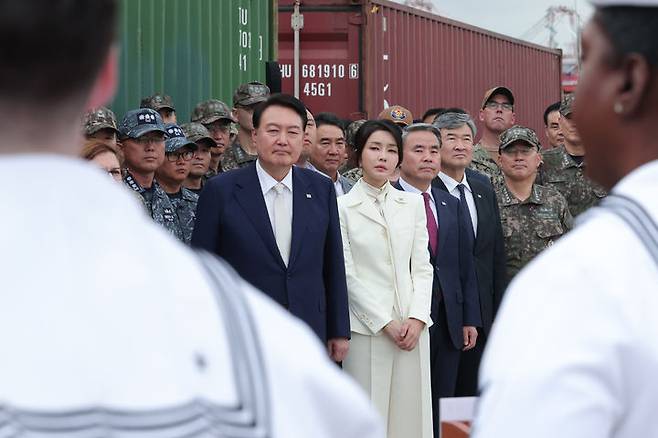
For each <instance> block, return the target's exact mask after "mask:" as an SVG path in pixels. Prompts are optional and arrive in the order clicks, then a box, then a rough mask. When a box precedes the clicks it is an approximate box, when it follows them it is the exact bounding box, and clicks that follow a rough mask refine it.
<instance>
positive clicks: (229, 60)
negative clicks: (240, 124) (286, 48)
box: [112, 0, 276, 123]
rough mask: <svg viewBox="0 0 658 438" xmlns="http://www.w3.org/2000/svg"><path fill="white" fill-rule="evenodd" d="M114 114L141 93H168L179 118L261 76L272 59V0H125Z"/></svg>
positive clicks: (136, 101) (185, 118)
mask: <svg viewBox="0 0 658 438" xmlns="http://www.w3.org/2000/svg"><path fill="white" fill-rule="evenodd" d="M121 7H122V10H121V21H120V29H119V37H120V49H121V56H120V70H119V72H120V83H119V89H118V91H117V95H116V96H115V100H114V102H113V104H112V108H113V109H114V110H115V112H116V113H117V117H121V116H122V114H123V113H124V112H125V111H126V110H129V109H132V108H137V107H139V103H140V100H141V98H142V97H144V96H148V95H151V94H153V93H156V92H164V93H166V94H169V95H170V96H171V97H172V98H173V100H174V104H175V106H176V112H177V115H178V120H179V122H180V123H183V122H186V121H188V120H189V117H190V114H191V111H192V109H193V108H194V105H196V103H197V102H199V101H201V100H205V99H209V98H217V99H220V100H222V101H224V102H226V103H227V104H228V105H229V106H230V105H231V98H232V94H233V90H234V89H235V88H236V87H237V86H238V85H239V84H241V83H243V82H248V81H252V80H258V81H261V82H265V63H266V61H270V60H272V59H274V52H275V45H276V38H275V31H276V26H275V23H274V20H273V19H274V17H275V15H274V14H275V12H274V11H275V0H122V2H121Z"/></svg>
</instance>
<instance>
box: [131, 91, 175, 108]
mask: <svg viewBox="0 0 658 438" xmlns="http://www.w3.org/2000/svg"><path fill="white" fill-rule="evenodd" d="M139 107H140V108H151V109H152V110H156V111H159V110H161V109H162V108H169V109H170V110H172V111H176V108H174V102H173V101H172V100H171V96H167V95H166V94H160V93H156V94H154V95H153V96H148V97H145V98H143V99H142V103H141V104H140V105H139Z"/></svg>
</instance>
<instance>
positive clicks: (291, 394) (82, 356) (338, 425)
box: [0, 155, 383, 438]
mask: <svg viewBox="0 0 658 438" xmlns="http://www.w3.org/2000/svg"><path fill="white" fill-rule="evenodd" d="M0 174H2V175H3V177H4V178H6V181H5V186H4V191H3V199H2V214H1V215H0V227H1V229H2V230H5V231H6V232H3V233H2V236H1V237H0V242H2V244H1V247H2V253H0V261H1V264H0V266H2V268H0V270H1V272H2V288H1V289H2V293H0V314H1V315H0V351H2V366H1V368H2V372H1V373H0V388H2V390H1V395H0V398H1V399H2V406H1V407H0V412H1V413H2V416H3V422H2V424H0V432H1V433H0V434H1V435H3V436H4V435H14V434H15V433H16V430H19V432H20V433H19V434H21V435H22V433H23V432H24V430H23V429H24V428H29V427H30V426H31V427H38V425H39V424H41V425H43V424H48V423H51V422H52V421H56V420H57V418H56V416H55V417H47V416H46V415H45V414H46V413H54V414H58V413H61V412H70V411H72V410H73V411H82V412H87V410H93V409H99V414H98V415H97V416H95V417H94V422H93V424H94V425H96V429H95V430H93V431H91V432H88V433H83V432H80V433H78V431H74V432H71V433H68V434H67V433H66V431H64V432H62V431H61V430H60V432H59V433H55V434H53V435H51V434H50V433H49V432H48V431H42V430H40V431H39V433H37V434H35V435H38V436H40V437H46V436H58V437H60V436H64V435H66V436H73V435H74V436H109V435H111V436H116V437H124V436H130V437H133V438H134V437H142V436H149V437H154V436H155V437H159V436H163V435H162V434H158V430H156V429H155V428H153V429H144V430H133V429H130V428H127V429H124V430H121V431H109V430H107V429H106V427H107V423H108V422H110V421H113V420H111V419H110V418H109V417H108V416H107V415H106V412H107V409H110V410H118V411H122V412H128V413H135V412H136V411H141V412H150V411H151V410H153V409H164V408H170V407H173V406H179V405H185V404H188V403H190V401H194V400H199V401H203V402H207V404H206V405H205V406H207V407H206V408H205V409H204V410H203V411H201V412H207V411H206V409H212V408H211V407H210V406H211V403H216V404H219V405H222V406H226V408H227V409H229V410H231V411H233V410H234V409H235V406H236V405H237V406H240V402H239V401H238V392H239V391H238V385H237V384H236V382H235V372H236V369H235V368H236V365H235V364H234V361H233V358H234V357H235V356H234V355H235V352H236V348H240V346H239V344H237V345H236V344H235V343H234V341H231V337H233V336H234V333H233V332H232V331H231V330H229V329H227V328H226V326H225V324H224V323H225V321H226V319H225V318H226V316H225V315H224V313H223V311H222V310H223V307H221V305H220V304H219V301H218V299H217V298H216V293H215V291H214V286H211V284H210V283H209V280H208V278H209V274H208V272H207V271H205V270H204V268H203V267H202V266H201V264H200V263H199V259H198V258H197V256H196V255H195V254H194V253H193V252H192V251H191V250H190V249H189V248H187V247H186V246H184V245H183V244H181V243H179V242H177V241H176V240H175V239H173V238H172V237H171V236H170V235H169V234H168V233H167V232H166V231H165V230H164V229H162V228H161V227H160V226H159V225H157V224H155V223H154V222H153V221H152V219H151V218H150V217H147V216H146V214H145V213H144V211H143V208H142V207H141V206H140V205H138V203H137V202H136V200H135V197H134V196H133V195H132V194H131V193H130V192H129V191H128V189H126V188H125V187H124V186H123V185H122V184H120V183H117V182H115V181H112V180H111V179H110V178H108V177H107V174H106V173H105V172H104V171H101V170H99V169H97V168H96V167H95V166H93V165H92V164H90V163H87V162H83V161H82V160H78V159H72V158H61V157H55V156H39V155H24V156H3V157H0ZM27 174H30V175H31V177H30V178H29V179H27V180H26V179H25V178H24V176H25V175H27ZM26 199H30V200H35V202H26ZM245 256H246V257H248V254H247V255H245ZM236 281H237V282H238V283H237V289H238V290H236V291H235V292H236V293H238V294H240V296H242V297H244V299H245V300H246V301H247V302H248V307H249V308H251V313H252V315H253V318H252V324H253V330H254V332H253V335H254V336H255V337H256V338H258V345H259V346H260V349H261V351H260V354H261V360H262V363H263V366H265V367H266V368H267V376H266V381H267V385H266V387H264V388H258V391H257V393H254V394H255V397H256V399H258V398H259V397H268V398H269V406H270V408H269V412H270V417H271V418H270V421H269V426H268V427H269V428H270V429H271V433H268V434H267V435H268V436H271V437H273V438H277V437H280V438H284V437H285V438H292V437H309V436H313V437H322V438H330V437H331V438H333V437H350V438H361V437H366V436H367V437H368V438H380V437H382V436H383V431H382V425H381V423H380V420H379V419H378V417H377V415H376V414H375V412H374V411H373V408H372V407H371V406H370V402H369V401H368V400H367V399H366V397H365V396H364V395H363V394H362V392H361V391H360V390H359V389H358V388H357V387H356V385H355V384H354V383H353V382H352V381H351V380H349V379H348V378H347V377H346V376H345V375H344V373H342V372H341V371H340V369H339V368H338V367H336V366H335V364H334V363H332V362H330V361H329V360H328V357H327V353H326V349H325V348H323V347H322V346H321V344H320V343H319V342H318V341H317V338H316V336H315V335H314V334H313V333H312V332H311V331H310V329H309V328H308V327H307V326H306V325H305V324H303V323H301V322H300V321H298V320H297V319H296V318H292V317H290V315H289V314H288V312H286V311H285V309H283V308H281V306H279V305H278V304H276V303H274V302H273V301H272V300H270V299H269V298H267V297H265V296H264V295H263V294H261V293H259V292H258V291H256V290H255V289H254V288H253V287H252V286H250V285H249V284H247V283H246V282H243V281H240V280H236ZM220 307H221V308H220ZM233 316H236V315H233ZM237 317H238V318H239V317H240V316H237ZM282 334H284V335H282ZM291 346H294V348H290V347H291ZM243 365H244V364H240V366H243ZM263 391H265V392H263ZM251 403H253V401H252V402H251ZM327 406H332V409H327ZM12 408H18V409H22V410H28V411H31V412H42V413H44V416H43V417H42V418H40V420H39V421H38V422H37V423H34V424H26V422H23V421H22V420H20V419H19V420H14V415H15V413H14V411H13V410H12ZM5 409H7V410H8V411H9V412H11V414H10V415H8V414H7V410H5ZM251 414H252V413H251V412H250V413H249V416H250V418H251ZM213 415H214V414H212V413H210V412H209V414H208V415H207V416H206V415H205V414H204V415H201V417H204V418H205V417H208V418H210V417H212V416H213ZM19 418H20V417H19ZM164 418H167V417H164ZM176 418H178V417H174V418H173V419H174V420H175V419H176ZM51 420H52V421H51ZM172 421H173V420H172ZM13 422H20V425H19V428H18V429H14V430H9V429H11V427H12V423H13ZM204 422H205V423H204ZM35 424H36V426H35ZM59 424H60V425H61V424H62V422H61V421H60V422H59ZM70 424H82V423H79V422H77V421H71V422H70ZM174 424H175V423H174ZM204 424H208V423H207V420H199V423H194V424H193V425H194V426H195V427H197V429H198V430H202V429H201V427H203V426H204ZM172 427H174V426H172ZM195 430H196V429H195ZM111 432H115V433H111ZM198 433H199V434H201V435H204V436H205V434H204V433H202V432H198ZM214 433H217V431H216V430H215V429H213V430H212V431H209V432H207V434H208V435H211V434H214ZM25 434H26V435H30V436H32V434H30V433H29V431H25ZM192 434H193V433H192V432H189V435H192ZM173 435H176V436H179V435H180V436H182V435H183V433H182V432H181V433H178V434H171V433H170V434H167V435H165V436H173ZM185 435H186V436H188V434H187V433H186V434H185Z"/></svg>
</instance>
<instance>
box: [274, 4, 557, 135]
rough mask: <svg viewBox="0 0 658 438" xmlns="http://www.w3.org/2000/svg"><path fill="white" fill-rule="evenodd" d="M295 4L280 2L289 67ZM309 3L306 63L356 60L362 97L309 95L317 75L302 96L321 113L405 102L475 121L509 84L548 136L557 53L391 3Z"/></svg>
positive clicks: (288, 82)
mask: <svg viewBox="0 0 658 438" xmlns="http://www.w3.org/2000/svg"><path fill="white" fill-rule="evenodd" d="M291 4H292V2H291V1H290V0H280V2H279V5H280V6H279V54H280V57H279V62H280V63H281V64H284V65H288V64H292V39H291V38H292V31H291V30H290V11H291ZM302 5H303V7H302V13H303V14H304V22H305V26H304V29H303V30H302V32H301V47H302V49H301V61H302V66H304V64H306V68H307V69H308V68H309V66H310V65H311V64H315V65H325V64H328V65H333V64H337V63H338V64H340V63H343V64H346V65H350V64H353V63H354V62H355V61H354V60H355V59H356V60H358V67H357V70H358V73H359V78H358V84H359V87H358V96H356V97H355V96H353V95H351V94H350V95H348V96H345V95H344V94H345V93H344V92H343V93H342V94H338V95H332V96H328V95H326V93H325V95H324V96H318V95H317V93H316V94H315V95H308V94H305V93H304V90H305V87H306V85H307V84H312V83H314V82H318V80H317V79H315V78H309V77H304V75H302V78H301V89H302V93H301V96H300V97H301V98H302V99H304V100H305V101H306V102H308V103H309V105H310V106H311V107H312V109H313V110H314V111H332V112H336V113H337V114H338V115H340V116H341V117H347V118H350V117H351V118H354V116H355V115H356V114H358V113H359V112H365V113H366V114H367V116H368V117H376V116H377V114H379V112H380V111H381V110H382V109H383V108H384V107H385V106H386V105H395V104H398V105H403V106H405V107H407V108H409V109H410V110H411V111H412V112H413V114H414V116H415V117H416V118H420V117H421V116H422V114H423V113H424V112H425V110H427V109H428V108H431V107H448V106H457V107H462V108H464V109H466V110H467V111H469V112H470V113H471V114H472V115H473V116H474V117H475V118H476V119H477V117H478V112H479V109H480V105H481V103H482V97H483V95H484V92H485V91H486V90H487V89H489V88H491V87H492V86H494V85H505V86H507V87H509V88H510V89H511V90H512V91H513V92H514V95H515V98H516V102H515V104H516V105H515V106H516V115H517V121H518V123H522V124H526V125H528V126H530V127H532V128H533V129H535V130H537V131H538V133H541V132H543V120H542V116H543V112H544V109H545V107H546V106H548V105H549V104H551V103H553V102H555V101H557V100H559V99H560V93H561V91H560V80H561V77H560V74H561V52H560V51H559V50H552V49H548V48H546V47H541V46H537V45H533V44H530V43H526V42H523V41H520V40H515V39H513V38H509V37H506V36H503V35H500V34H496V33H493V32H489V31H486V30H484V29H480V28H477V27H474V26H470V25H467V24H464V23H460V22H457V21H453V20H449V19H446V18H444V17H440V16H438V15H434V14H429V13H426V12H423V11H419V10H417V9H413V8H409V7H405V6H402V5H400V4H397V3H393V2H389V1H386V0H371V1H362V2H360V1H354V0H304V1H303V2H302ZM355 28H358V29H357V30H356V31H355ZM339 36H340V37H339ZM323 40H324V41H323ZM338 40H340V41H342V47H338V46H337V45H340V44H341V43H340V42H337V41H338ZM328 48H332V50H327V49H328ZM336 54H339V56H338V57H337V55H336ZM344 60H347V61H344ZM351 68H352V69H354V67H353V66H352V67H351ZM285 73H289V72H284V80H283V90H284V91H285V92H292V77H291V76H290V75H288V77H286V74H285ZM325 82H329V81H325ZM331 82H333V87H332V90H336V89H340V90H347V89H348V87H352V86H353V82H350V81H349V78H347V79H346V78H331ZM325 88H326V86H325ZM308 89H309V91H310V92H311V94H312V93H313V88H312V87H309V88H308Z"/></svg>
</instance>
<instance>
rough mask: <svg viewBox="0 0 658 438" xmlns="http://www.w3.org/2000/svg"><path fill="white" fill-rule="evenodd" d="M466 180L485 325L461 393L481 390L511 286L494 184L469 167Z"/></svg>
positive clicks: (466, 365)
mask: <svg viewBox="0 0 658 438" xmlns="http://www.w3.org/2000/svg"><path fill="white" fill-rule="evenodd" d="M466 180H467V181H468V184H469V186H470V187H471V190H472V191H473V200H474V201H475V209H476V212H475V213H476V214H477V218H478V224H477V237H476V238H475V241H474V242H473V241H472V239H471V247H472V251H473V259H474V265H475V274H476V277H477V286H478V292H479V297H480V314H481V315H482V329H481V330H478V333H479V335H478V340H477V345H476V346H475V348H473V349H472V350H469V351H467V352H464V353H462V356H461V359H460V364H459V375H458V378H457V390H456V393H455V395H457V396H473V395H476V394H477V373H478V369H479V367H480V360H481V358H482V353H483V351H484V347H485V344H486V341H487V338H488V336H489V332H490V331H491V326H492V324H493V320H494V317H495V315H496V311H497V310H498V306H499V305H500V302H501V300H502V298H503V293H504V291H505V288H506V287H507V280H506V274H505V272H506V265H505V247H504V239H503V230H502V226H501V223H500V212H499V210H498V202H497V200H496V194H495V192H494V189H493V186H492V185H491V182H490V180H489V177H487V176H485V175H483V174H481V173H479V172H476V171H474V170H471V169H466ZM432 185H433V186H435V187H436V188H438V189H440V190H442V191H444V193H446V194H448V193H447V190H448V189H447V187H446V186H445V184H444V183H443V181H442V180H441V178H439V177H437V178H435V179H434V180H433V182H432ZM455 199H456V198H455ZM469 236H472V235H470V234H469Z"/></svg>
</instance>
